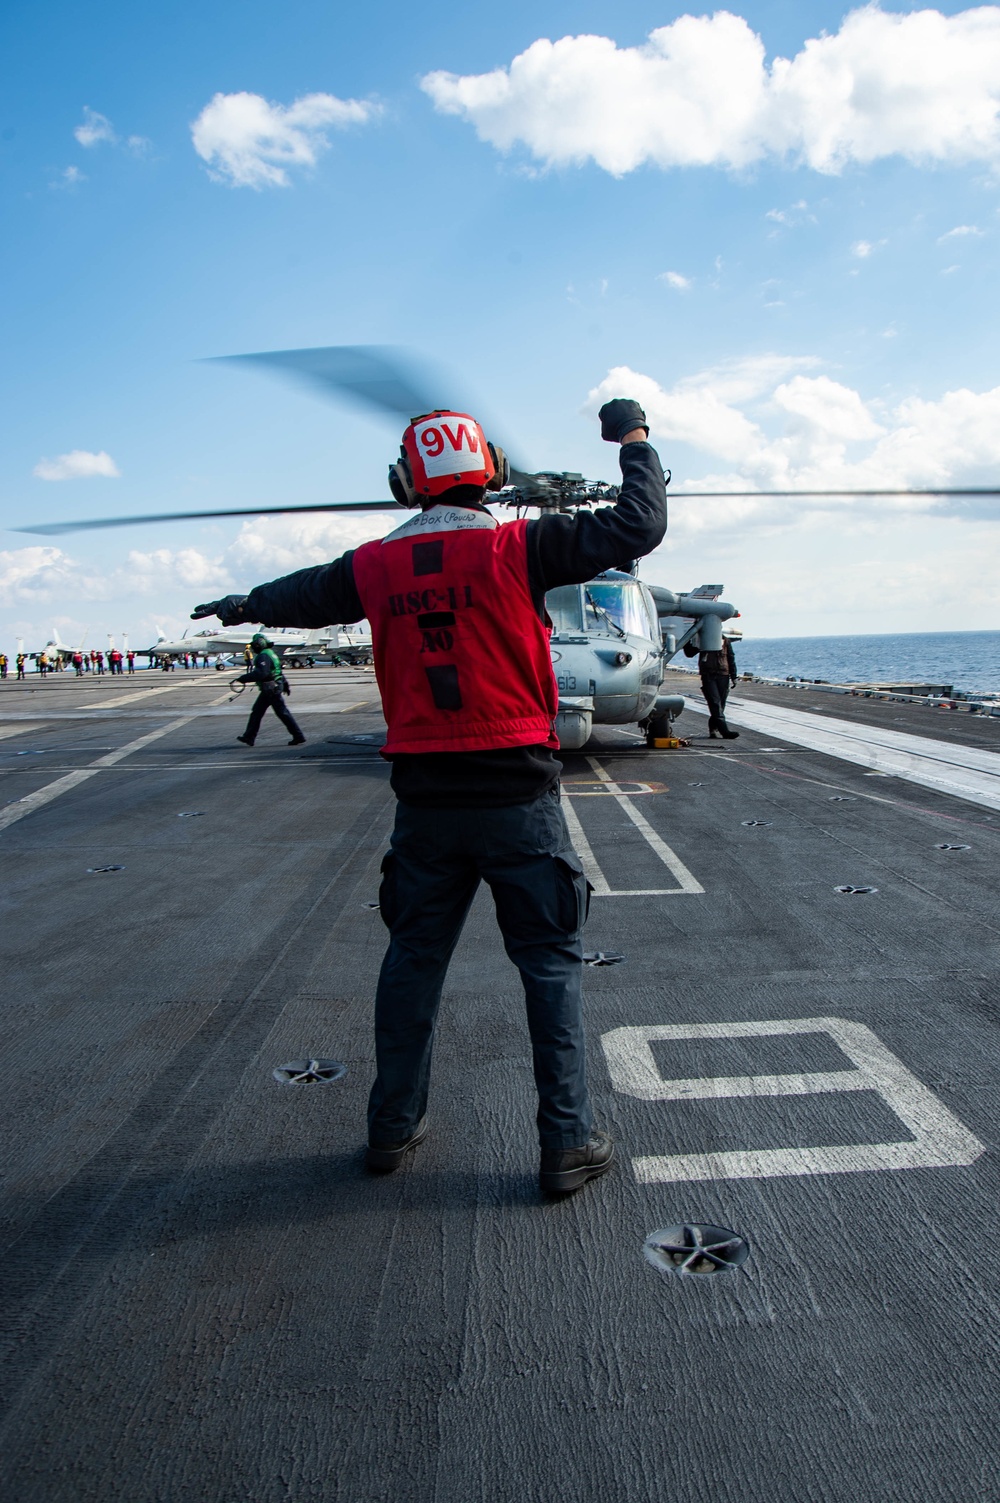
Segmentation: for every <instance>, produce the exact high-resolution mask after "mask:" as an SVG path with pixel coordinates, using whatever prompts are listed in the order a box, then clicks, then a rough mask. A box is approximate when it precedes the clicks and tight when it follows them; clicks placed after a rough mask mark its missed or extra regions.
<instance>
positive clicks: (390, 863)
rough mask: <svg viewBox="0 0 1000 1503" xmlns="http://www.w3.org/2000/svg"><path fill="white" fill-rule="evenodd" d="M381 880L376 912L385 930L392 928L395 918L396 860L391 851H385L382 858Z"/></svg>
mask: <svg viewBox="0 0 1000 1503" xmlns="http://www.w3.org/2000/svg"><path fill="white" fill-rule="evenodd" d="M379 869H380V871H381V873H382V880H381V881H380V882H379V886H378V911H379V915H380V917H381V919H382V922H383V924H384V925H385V927H386V928H387V929H390V930H391V928H392V925H393V921H394V919H395V917H396V912H397V907H398V905H397V902H396V858H395V856H394V855H393V853H392V851H386V853H385V855H384V856H383V857H382V865H381V867H380V868H379Z"/></svg>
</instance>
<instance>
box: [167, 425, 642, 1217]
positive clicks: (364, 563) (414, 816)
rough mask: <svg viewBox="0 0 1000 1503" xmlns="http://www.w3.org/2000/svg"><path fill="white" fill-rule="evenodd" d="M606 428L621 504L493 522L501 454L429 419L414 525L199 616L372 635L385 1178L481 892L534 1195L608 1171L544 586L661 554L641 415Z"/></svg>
mask: <svg viewBox="0 0 1000 1503" xmlns="http://www.w3.org/2000/svg"><path fill="white" fill-rule="evenodd" d="M600 417H601V432H602V435H603V437H604V438H605V439H607V440H608V441H609V442H616V443H620V444H621V468H622V475H623V483H622V487H621V491H620V494H619V497H618V501H617V503H616V505H615V506H614V507H613V508H607V507H605V508H602V509H601V510H599V511H596V512H594V513H590V512H586V511H581V512H578V513H576V514H566V513H558V512H552V513H543V514H542V515H541V516H540V517H538V518H536V519H534V520H530V521H529V520H524V519H522V520H520V521H516V522H508V523H505V524H504V525H502V526H501V525H499V524H498V523H497V522H496V520H495V519H494V518H493V517H492V516H491V515H490V513H489V512H488V511H487V510H486V506H485V501H486V500H487V498H488V492H489V491H490V490H500V489H501V488H502V486H503V485H504V483H505V481H506V479H507V475H508V467H507V461H506V459H505V458H504V455H503V453H502V452H501V451H500V450H499V449H496V448H495V447H494V446H493V445H491V444H490V443H489V442H488V441H487V439H486V436H485V434H484V433H483V431H482V429H481V428H480V426H479V424H478V423H477V422H476V421H475V419H474V418H471V417H469V416H468V415H467V414H465V413H458V412H440V411H439V412H434V413H428V414H426V415H425V416H423V417H420V418H415V419H414V420H413V422H412V423H411V424H410V426H409V427H408V428H407V430H406V432H405V433H404V435H403V443H402V449H401V452H400V458H399V460H398V462H397V463H396V464H395V465H393V466H392V468H391V469H390V472H389V484H390V488H391V490H392V493H393V495H394V497H395V498H396V500H397V501H399V502H400V503H401V504H402V505H404V506H408V507H411V508H415V507H420V511H419V513H418V514H417V515H416V516H414V517H412V518H411V519H410V520H409V521H406V522H404V523H403V524H402V526H400V527H398V528H397V529H396V530H395V531H394V532H392V533H390V534H389V536H388V537H386V538H381V539H377V540H376V541H374V542H371V543H365V544H364V545H363V546H362V547H360V548H358V549H355V550H352V551H351V552H348V553H345V554H344V555H343V556H342V557H341V558H338V559H335V560H334V561H333V562H332V563H329V564H323V565H320V566H319V567H318V568H311V569H301V570H299V571H298V573H295V574H290V575H287V576H286V577H284V578H283V579H277V580H274V581H273V582H272V583H270V584H265V585H258V586H257V588H256V589H254V590H252V591H251V593H250V595H249V596H232V595H230V596H227V597H226V598H225V599H224V600H216V601H212V602H210V603H208V604H206V605H202V606H199V607H198V608H197V610H195V611H194V612H193V618H194V619H195V620H200V619H202V618H203V617H204V616H208V615H217V616H219V617H220V619H221V620H222V622H223V624H224V625H226V626H230V625H237V624H239V623H240V622H246V621H262V622H264V623H265V624H266V625H268V626H298V627H307V628H318V627H321V626H329V625H332V624H333V623H348V622H353V621H360V620H362V619H363V618H364V617H367V618H368V620H369V621H370V623H371V628H372V642H373V646H374V655H375V671H376V675H377V678H378V684H379V689H380V690H381V693H382V706H383V712H384V714H385V718H386V722H387V725H388V735H387V738H386V744H385V747H384V748H383V752H382V754H383V756H385V757H386V758H387V759H388V760H389V761H390V762H391V764H392V777H391V782H392V787H393V790H394V792H395V794H396V797H397V799H398V805H397V810H396V823H395V828H394V830H393V835H392V841H391V849H390V851H389V854H388V855H387V856H386V858H385V860H384V861H383V863H382V885H381V888H380V891H379V906H380V908H381V911H382V917H383V919H384V921H385V923H386V926H387V927H388V929H389V936H390V937H389V948H388V950H387V952H386V955H385V959H384V960H383V962H382V969H381V973H380V976H379V982H378V989H377V992H376V997H375V1052H376V1065H377V1073H376V1079H375V1084H374V1085H373V1087H372V1091H371V1096H370V1098H369V1105H368V1152H367V1163H368V1166H369V1168H371V1169H373V1170H381V1171H386V1170H391V1169H395V1168H396V1167H397V1166H398V1165H399V1164H400V1163H401V1162H402V1159H403V1157H404V1155H405V1154H406V1153H407V1152H408V1151H409V1150H410V1149H412V1148H415V1147H416V1146H417V1144H418V1143H420V1142H422V1141H423V1139H424V1137H425V1136H426V1133H427V1122H426V1115H425V1113H426V1105H427V1095H428V1084H429V1078H430V1062H431V1051H432V1046H433V1042H434V1028H435V1022H436V1018H437V1012H438V1004H439V1002H440V999H441V989H442V986H443V984H444V979H445V972H446V971H447V968H448V962H449V960H450V959H451V955H452V952H453V950H454V948H455V945H456V944H457V942H458V938H459V935H460V933H461V931H462V926H463V924H464V922H465V918H466V915H467V914H468V911H469V907H470V905H471V903H472V900H473V897H474V895H475V892H476V889H477V887H478V886H479V883H480V881H485V882H486V883H487V884H488V885H489V887H490V889H491V891H492V895H493V901H494V905H495V908H496V915H497V922H498V923H499V926H500V930H501V933H502V934H503V939H504V945H505V947H506V950H507V954H508V955H509V957H510V958H511V960H512V961H513V962H514V964H515V965H516V966H517V967H518V969H519V970H520V973H521V979H522V982H523V985H524V994H525V1002H526V1005H527V1013H528V1029H529V1033H530V1036H531V1045H532V1054H533V1061H534V1075H535V1085H536V1087H537V1091H538V1117H537V1122H538V1134H539V1140H540V1144H541V1164H540V1174H539V1178H540V1183H541V1187H542V1189H543V1190H545V1191H547V1192H550V1193H565V1192H567V1191H571V1190H576V1189H578V1188H579V1186H581V1185H583V1184H584V1183H585V1182H586V1181H587V1180H588V1179H591V1178H593V1177H594V1176H596V1175H599V1174H603V1173H604V1172H605V1171H606V1170H608V1169H610V1167H611V1164H612V1161H613V1159H614V1145H613V1144H612V1142H611V1139H610V1138H609V1137H608V1136H607V1135H606V1134H605V1133H603V1132H598V1131H595V1130H594V1124H593V1117H592V1113H591V1108H590V1102H589V1099H588V1095H587V1082H586V1068H585V1059H584V1031H583V1020H582V995H581V992H582V986H581V978H582V959H581V957H582V934H581V931H582V928H583V922H584V919H585V917H586V912H587V903H588V889H587V881H586V878H585V876H584V873H583V869H582V866H581V863H580V860H579V857H578V856H577V854H576V852H575V851H574V850H573V847H572V843H571V841H570V836H569V832H568V830H567V827H566V820H565V817H564V815H563V812H562V808H561V805H560V796H559V774H560V772H561V770H562V768H561V764H560V763H559V761H558V760H557V759H556V756H555V753H556V751H557V749H558V741H557V739H556V736H555V734H554V731H553V721H554V718H555V715H556V711H557V705H558V694H557V689H556V683H555V678H554V675H553V672H552V663H551V658H550V654H549V630H550V627H549V623H548V618H547V616H546V612H545V592H546V590H550V589H553V588H555V587H556V586H557V585H564V584H574V583H582V582H584V581H585V580H588V579H591V578H593V576H594V575H595V574H599V573H600V572H601V571H602V570H604V569H608V568H612V567H615V566H620V565H622V564H626V565H627V563H628V561H631V560H632V559H635V558H639V557H641V556H642V555H643V554H646V553H649V552H650V551H651V550H652V549H653V548H655V547H656V545H657V544H658V543H659V542H660V540H661V539H662V537H663V534H664V532H665V531H666V524H667V505H666V486H665V482H664V477H663V470H662V469H661V467H660V461H659V459H658V457H657V455H656V451H655V450H654V449H653V448H652V447H651V446H650V444H649V443H648V442H647V438H648V427H647V425H646V419H645V414H644V413H643V411H642V409H641V407H640V406H639V404H638V403H637V402H633V401H629V400H626V399H624V398H618V399H616V400H615V401H613V402H609V403H607V404H606V405H605V406H604V407H602V408H601V413H600Z"/></svg>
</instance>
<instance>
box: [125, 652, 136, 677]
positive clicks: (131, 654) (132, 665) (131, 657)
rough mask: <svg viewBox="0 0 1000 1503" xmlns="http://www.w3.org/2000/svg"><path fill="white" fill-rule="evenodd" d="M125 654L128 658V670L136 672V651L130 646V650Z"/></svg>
mask: <svg viewBox="0 0 1000 1503" xmlns="http://www.w3.org/2000/svg"><path fill="white" fill-rule="evenodd" d="M125 656H126V658H127V659H128V671H129V673H134V672H135V653H134V652H133V651H132V649H131V647H130V648H129V650H128V652H127V653H126V654H125Z"/></svg>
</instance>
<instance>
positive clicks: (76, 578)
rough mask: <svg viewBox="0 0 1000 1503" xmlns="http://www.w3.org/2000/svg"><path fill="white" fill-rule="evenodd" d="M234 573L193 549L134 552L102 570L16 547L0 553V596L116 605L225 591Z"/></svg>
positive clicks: (54, 552) (47, 551) (53, 551)
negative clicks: (148, 598)
mask: <svg viewBox="0 0 1000 1503" xmlns="http://www.w3.org/2000/svg"><path fill="white" fill-rule="evenodd" d="M233 586H234V580H233V575H232V572H231V570H230V568H229V567H228V565H227V563H226V561H225V560H224V559H223V558H210V557H208V556H207V555H206V554H203V553H201V552H199V550H198V549H197V548H179V549H177V550H172V549H169V548H156V549H153V550H152V551H151V552H148V553H143V552H141V551H140V550H139V549H132V550H130V552H129V553H128V556H127V559H126V561H125V563H124V564H121V565H119V566H118V567H117V568H115V569H111V570H108V571H107V572H102V571H101V570H99V569H97V568H95V567H94V566H93V565H91V564H82V563H80V562H79V560H77V559H74V558H73V557H72V556H71V555H70V554H68V553H64V552H63V550H62V549H61V548H56V547H40V546H39V547H29V548H16V549H12V550H10V551H9V552H0V597H2V598H3V599H4V600H5V601H6V602H14V601H37V602H39V603H45V602H47V601H53V602H58V603H59V604H60V605H65V604H66V603H67V602H74V601H75V602H84V601H86V602H91V601H105V602H106V601H115V600H130V599H135V598H141V597H143V596H147V595H157V596H161V597H162V596H164V595H166V594H167V593H168V592H169V591H171V590H181V591H184V592H186V593H192V592H193V593H195V594H197V593H198V591H200V590H214V589H219V590H228V589H232V588H233Z"/></svg>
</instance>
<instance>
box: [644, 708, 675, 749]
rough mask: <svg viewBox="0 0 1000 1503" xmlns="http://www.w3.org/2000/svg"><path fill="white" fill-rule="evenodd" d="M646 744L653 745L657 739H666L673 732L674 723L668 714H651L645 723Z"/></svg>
mask: <svg viewBox="0 0 1000 1503" xmlns="http://www.w3.org/2000/svg"><path fill="white" fill-rule="evenodd" d="M645 731H646V745H647V746H655V745H656V743H657V741H666V740H667V739H668V738H669V737H670V736H672V735H673V734H674V723H673V721H672V720H671V718H670V716H669V715H651V716H650V718H649V719H648V720H647V721H646V724H645Z"/></svg>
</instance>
